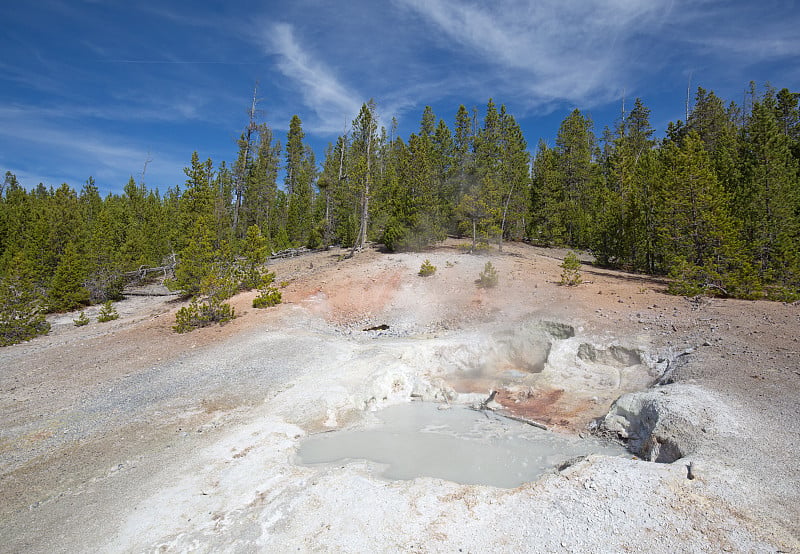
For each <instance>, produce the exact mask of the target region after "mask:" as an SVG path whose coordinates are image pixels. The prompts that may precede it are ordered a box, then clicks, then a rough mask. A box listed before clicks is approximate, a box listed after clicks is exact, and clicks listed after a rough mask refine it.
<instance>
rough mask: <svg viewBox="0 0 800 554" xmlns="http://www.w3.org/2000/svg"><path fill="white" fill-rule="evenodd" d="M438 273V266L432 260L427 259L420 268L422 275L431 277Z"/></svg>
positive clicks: (420, 274)
mask: <svg viewBox="0 0 800 554" xmlns="http://www.w3.org/2000/svg"><path fill="white" fill-rule="evenodd" d="M435 273H436V266H435V265H433V264H432V263H431V261H430V260H425V261H424V262H422V265H421V266H420V268H419V276H420V277H429V276H431V275H433V274H435Z"/></svg>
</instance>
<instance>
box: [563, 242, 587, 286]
mask: <svg viewBox="0 0 800 554" xmlns="http://www.w3.org/2000/svg"><path fill="white" fill-rule="evenodd" d="M559 267H561V281H560V284H561V285H566V286H568V287H574V286H577V285H580V284H581V282H582V281H583V278H582V277H581V272H580V269H581V261H580V260H579V259H578V256H577V255H576V254H575V252H573V251H571V250H570V252H569V253H568V254H567V255H566V256H564V261H563V262H561V265H560V266H559Z"/></svg>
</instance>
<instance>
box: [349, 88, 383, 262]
mask: <svg viewBox="0 0 800 554" xmlns="http://www.w3.org/2000/svg"><path fill="white" fill-rule="evenodd" d="M377 129H378V123H377V117H376V114H375V102H374V101H373V100H370V101H369V102H368V103H366V104H363V105H362V106H361V111H360V112H359V114H358V116H357V117H356V119H354V120H353V145H352V158H351V164H350V168H349V171H348V177H349V179H350V182H351V183H352V184H353V186H355V187H356V191H357V194H358V197H359V206H358V212H357V220H358V234H357V235H356V237H355V242H354V243H353V250H352V252H355V251H357V250H359V249H361V248H363V247H364V245H365V244H366V242H367V234H368V229H369V222H370V199H371V197H372V195H373V194H374V193H375V190H374V186H373V185H374V182H375V175H374V174H373V173H374V171H375V169H376V152H377V150H378V144H377V143H378V137H377Z"/></svg>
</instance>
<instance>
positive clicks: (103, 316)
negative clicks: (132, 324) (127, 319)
mask: <svg viewBox="0 0 800 554" xmlns="http://www.w3.org/2000/svg"><path fill="white" fill-rule="evenodd" d="M118 318H119V314H118V313H117V310H116V308H114V306H112V305H111V300H106V301H105V302H104V303H103V305H102V306H101V307H100V313H99V314H97V321H99V322H100V323H105V322H106V321H113V320H115V319H118Z"/></svg>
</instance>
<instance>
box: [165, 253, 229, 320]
mask: <svg viewBox="0 0 800 554" xmlns="http://www.w3.org/2000/svg"><path fill="white" fill-rule="evenodd" d="M237 277H238V276H237V275H236V274H235V272H232V271H230V270H229V269H226V268H225V267H221V266H215V268H214V269H213V270H212V271H211V272H210V273H209V274H208V275H206V276H205V277H204V278H203V279H202V281H201V283H200V294H198V295H197V296H196V297H195V298H193V299H192V301H191V303H190V304H189V305H188V306H184V307H183V308H181V309H180V310H178V313H177V314H175V325H174V326H173V327H172V328H173V330H174V331H175V332H177V333H186V332H188V331H192V330H194V329H198V328H200V327H207V326H209V325H213V324H214V323H225V322H226V321H230V320H232V319H234V318H235V317H236V313H235V311H234V309H233V306H231V305H230V304H228V303H227V302H225V300H227V299H228V298H230V297H231V296H233V295H234V294H236V292H237V291H238V290H239V280H238V279H237Z"/></svg>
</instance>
